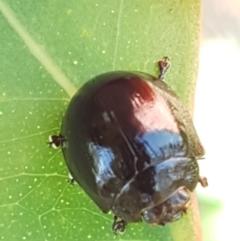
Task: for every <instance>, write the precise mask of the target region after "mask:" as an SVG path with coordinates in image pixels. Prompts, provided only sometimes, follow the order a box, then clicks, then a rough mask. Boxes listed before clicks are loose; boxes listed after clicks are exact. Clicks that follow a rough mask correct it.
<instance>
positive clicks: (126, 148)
mask: <svg viewBox="0 0 240 241" xmlns="http://www.w3.org/2000/svg"><path fill="white" fill-rule="evenodd" d="M158 66H159V69H160V75H159V76H158V77H154V76H151V75H149V74H146V73H142V72H136V71H113V72H108V73H104V74H101V75H98V76H96V77H94V78H93V79H91V80H90V81H88V82H87V83H86V84H84V85H83V87H81V88H80V89H79V91H78V92H77V93H76V94H75V96H74V97H73V98H72V99H71V101H70V104H69V106H68V108H67V111H66V114H65V116H64V118H63V121H62V126H61V132H60V134H59V135H58V136H57V135H52V136H50V140H49V142H48V144H49V146H50V147H51V146H52V147H62V152H63V156H64V159H65V161H66V164H67V166H68V169H69V171H70V173H71V175H72V177H73V179H74V181H76V182H77V183H78V184H79V185H80V186H81V187H82V188H83V190H84V191H85V192H86V193H87V194H88V196H89V197H90V198H91V199H92V200H93V201H94V202H95V203H96V204H97V205H98V207H99V208H100V209H101V210H102V211H103V212H104V213H107V212H109V211H110V210H111V211H112V212H113V213H114V221H113V225H112V230H113V232H114V233H122V232H124V230H125V228H126V225H127V223H130V222H133V223H134V222H140V221H142V220H144V221H145V222H147V223H149V224H157V225H165V224H166V223H171V222H173V221H176V220H178V219H179V218H181V216H182V214H183V213H185V212H186V210H187V207H188V205H189V202H190V193H191V192H193V191H194V189H195V187H196V185H197V183H198V182H200V183H201V184H202V186H207V179H206V178H202V177H200V176H199V166H198V162H197V161H198V160H199V159H201V158H202V157H203V155H204V153H205V152H204V148H203V146H202V144H201V142H200V140H199V137H198V135H197V132H196V130H195V127H194V125H193V122H192V119H191V116H190V114H189V112H188V111H187V109H186V108H185V107H184V104H183V103H182V102H181V100H180V99H179V97H178V96H177V94H176V93H175V92H174V91H173V90H172V89H171V88H170V87H169V86H168V85H167V84H166V83H165V82H164V75H165V73H166V71H167V69H168V68H169V67H170V62H169V60H168V58H167V57H165V58H164V59H163V60H161V61H159V62H158Z"/></svg>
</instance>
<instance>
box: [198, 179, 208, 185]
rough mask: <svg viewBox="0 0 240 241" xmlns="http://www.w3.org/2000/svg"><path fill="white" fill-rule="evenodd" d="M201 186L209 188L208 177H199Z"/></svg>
mask: <svg viewBox="0 0 240 241" xmlns="http://www.w3.org/2000/svg"><path fill="white" fill-rule="evenodd" d="M198 181H199V182H200V184H201V186H202V187H207V186H208V180H207V178H206V177H200V176H199V180H198Z"/></svg>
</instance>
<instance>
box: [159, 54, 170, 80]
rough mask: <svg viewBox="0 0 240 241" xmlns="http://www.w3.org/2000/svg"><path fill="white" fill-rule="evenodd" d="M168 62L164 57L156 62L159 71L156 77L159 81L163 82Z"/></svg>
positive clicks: (168, 65)
mask: <svg viewBox="0 0 240 241" xmlns="http://www.w3.org/2000/svg"><path fill="white" fill-rule="evenodd" d="M170 65H171V64H170V62H169V58H168V57H164V58H163V60H160V61H158V67H159V70H160V75H159V77H158V79H159V80H163V78H164V75H165V73H166V72H167V70H168V68H169V67H170Z"/></svg>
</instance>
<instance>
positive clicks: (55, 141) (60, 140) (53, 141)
mask: <svg viewBox="0 0 240 241" xmlns="http://www.w3.org/2000/svg"><path fill="white" fill-rule="evenodd" d="M48 139H49V140H48V142H47V144H48V146H49V147H50V148H54V149H58V148H66V147H67V139H66V138H65V137H64V136H62V135H61V134H60V135H58V136H57V135H51V136H49V138H48Z"/></svg>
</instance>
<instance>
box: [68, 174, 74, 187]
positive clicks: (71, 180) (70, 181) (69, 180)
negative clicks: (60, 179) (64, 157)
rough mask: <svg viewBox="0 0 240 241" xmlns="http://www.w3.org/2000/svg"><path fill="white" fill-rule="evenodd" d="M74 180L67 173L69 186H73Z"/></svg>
mask: <svg viewBox="0 0 240 241" xmlns="http://www.w3.org/2000/svg"><path fill="white" fill-rule="evenodd" d="M74 181H75V180H74V178H73V177H72V175H71V173H70V172H69V173H68V182H69V183H70V184H71V185H73V184H74Z"/></svg>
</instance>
